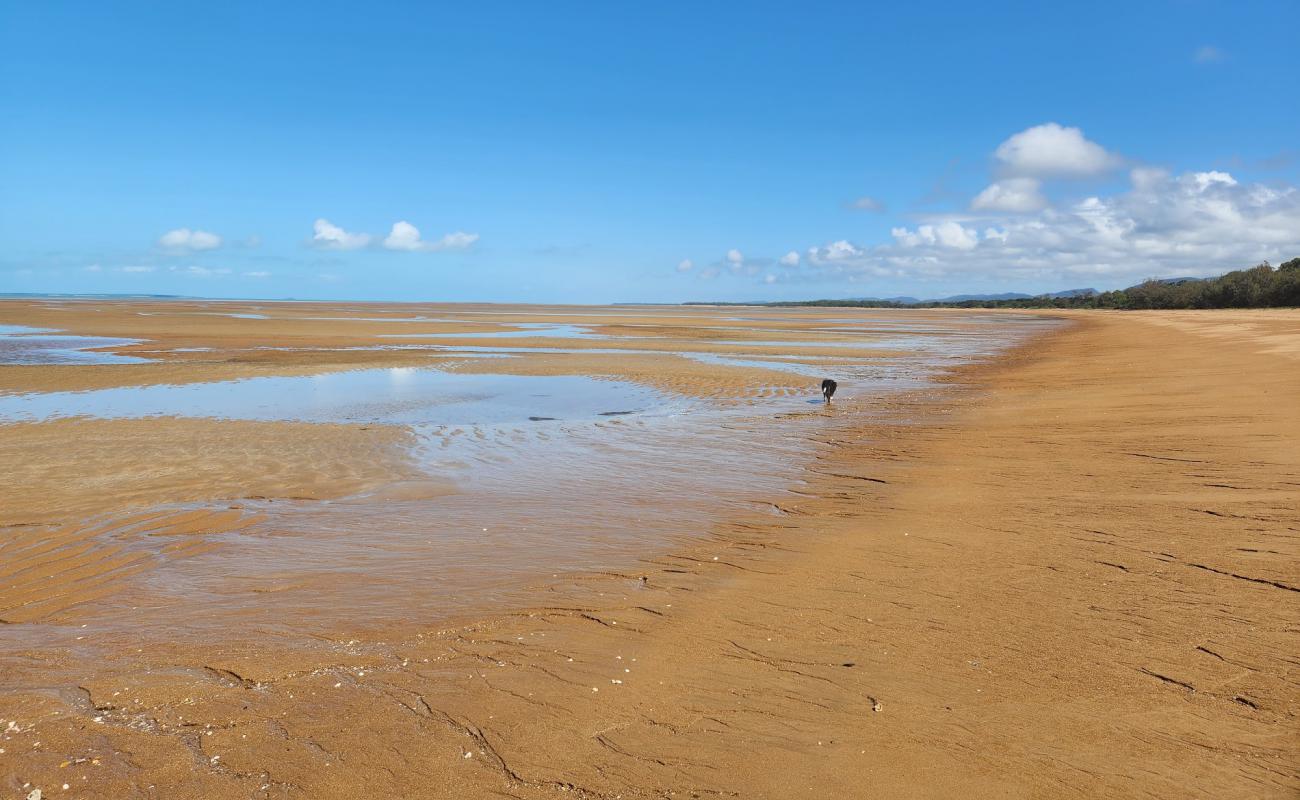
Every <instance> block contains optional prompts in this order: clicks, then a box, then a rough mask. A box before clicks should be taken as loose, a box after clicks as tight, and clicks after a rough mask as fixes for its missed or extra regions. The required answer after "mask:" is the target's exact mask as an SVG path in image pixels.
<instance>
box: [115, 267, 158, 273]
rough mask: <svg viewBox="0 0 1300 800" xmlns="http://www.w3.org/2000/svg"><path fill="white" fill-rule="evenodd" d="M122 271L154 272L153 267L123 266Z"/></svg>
mask: <svg viewBox="0 0 1300 800" xmlns="http://www.w3.org/2000/svg"><path fill="white" fill-rule="evenodd" d="M121 270H122V272H153V271H154V268H153V267H122V268H121Z"/></svg>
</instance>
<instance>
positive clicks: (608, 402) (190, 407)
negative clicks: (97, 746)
mask: <svg viewBox="0 0 1300 800" xmlns="http://www.w3.org/2000/svg"><path fill="white" fill-rule="evenodd" d="M673 407H674V406H673V402H672V401H670V400H669V399H668V398H666V397H664V396H663V395H660V394H659V393H657V392H655V391H653V390H650V389H646V388H643V387H638V386H635V385H632V384H628V383H621V382H617V381H604V380H595V379H593V378H586V377H580V376H532V375H492V374H488V375H473V374H462V373H457V372H442V371H439V370H436V369H424V368H414V367H393V368H387V369H366V370H354V371H351V372H335V373H325V374H321V375H305V376H293V377H265V378H248V379H245V380H236V381H218V382H212V383H189V384H182V385H169V384H163V385H157V386H129V387H121V388H112V389H96V390H93V391H84V392H44V393H33V394H19V395H7V396H0V422H41V421H45V420H49V419H56V418H60V417H98V418H105V419H112V418H126V419H138V418H141V417H162V416H176V417H214V418H218V419H245V420H260V421H283V422H332V423H357V422H371V423H386V424H394V425H495V424H501V423H512V422H524V421H529V418H530V417H549V418H552V419H561V420H573V419H589V418H594V417H597V416H599V415H601V414H605V413H609V412H611V411H633V412H637V413H646V412H655V413H668V411H670V410H671V409H672V408H673Z"/></svg>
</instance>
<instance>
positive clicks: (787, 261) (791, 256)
mask: <svg viewBox="0 0 1300 800" xmlns="http://www.w3.org/2000/svg"><path fill="white" fill-rule="evenodd" d="M781 266H783V267H797V266H799V253H798V251H795V250H791V251H790V252H788V253H786V254H785V255H783V256H781Z"/></svg>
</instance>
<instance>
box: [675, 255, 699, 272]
mask: <svg viewBox="0 0 1300 800" xmlns="http://www.w3.org/2000/svg"><path fill="white" fill-rule="evenodd" d="M693 269H695V262H694V261H691V260H690V259H689V258H683V259H682V260H681V261H678V262H677V271H678V272H690V271H691V270H693Z"/></svg>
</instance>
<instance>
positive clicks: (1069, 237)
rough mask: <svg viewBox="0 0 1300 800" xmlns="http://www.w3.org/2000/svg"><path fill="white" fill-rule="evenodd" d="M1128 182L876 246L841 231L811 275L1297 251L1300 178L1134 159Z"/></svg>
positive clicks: (1207, 263) (821, 250) (1208, 268)
mask: <svg viewBox="0 0 1300 800" xmlns="http://www.w3.org/2000/svg"><path fill="white" fill-rule="evenodd" d="M1129 178H1130V185H1129V188H1127V189H1126V190H1124V191H1122V192H1120V193H1118V194H1115V195H1111V196H1090V197H1085V198H1083V199H1081V200H1078V201H1076V202H1073V203H1071V204H1069V205H1066V206H1063V207H1061V208H1043V209H1041V210H1039V211H1036V212H1032V213H1014V214H1005V215H1003V216H1000V217H998V216H995V217H993V218H991V219H990V218H988V217H985V218H982V220H981V229H977V228H976V227H975V226H974V224H973V220H970V219H967V220H963V219H960V218H953V219H945V220H938V221H935V222H932V223H926V224H922V225H918V226H916V227H915V228H908V227H898V228H894V229H893V230H892V231H891V234H892V236H891V239H892V240H891V241H889V242H886V243H882V244H879V245H876V246H872V247H868V246H863V245H858V244H854V243H852V242H849V241H846V240H841V241H836V242H831V243H830V244H827V245H825V246H822V247H814V248H811V249H810V250H809V251H808V259H807V264H806V266H805V267H804V274H806V275H808V276H810V277H816V278H819V279H833V278H841V279H846V280H850V281H856V280H867V279H871V278H876V277H883V276H889V277H894V278H913V279H915V278H934V279H952V278H967V279H969V278H976V279H985V278H987V279H996V280H1007V281H1014V280H1027V279H1032V280H1036V281H1044V280H1050V281H1053V282H1059V283H1060V284H1061V285H1062V286H1064V287H1068V286H1072V285H1074V284H1075V283H1076V282H1077V283H1080V284H1082V285H1092V284H1098V285H1099V288H1104V287H1107V286H1122V285H1128V284H1129V283H1133V282H1137V281H1140V280H1142V279H1143V278H1147V277H1151V276H1156V277H1172V276H1181V275H1209V274H1216V273H1219V272H1222V271H1224V270H1226V269H1232V268H1237V267H1243V266H1248V265H1250V264H1254V263H1258V262H1260V261H1263V260H1270V261H1273V262H1278V261H1282V260H1285V259H1287V258H1293V257H1295V256H1297V255H1300V189H1297V188H1296V187H1293V186H1266V185H1263V184H1246V183H1242V182H1240V181H1238V180H1237V179H1236V178H1235V177H1233V176H1232V175H1231V174H1230V173H1227V172H1221V171H1206V172H1188V173H1184V174H1181V175H1173V174H1171V173H1169V172H1167V171H1164V170H1159V169H1151V168H1140V169H1134V170H1133V171H1132V172H1131V173H1130V176H1129Z"/></svg>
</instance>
